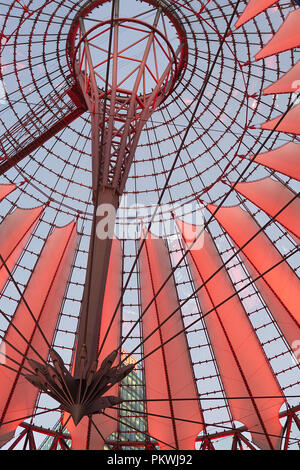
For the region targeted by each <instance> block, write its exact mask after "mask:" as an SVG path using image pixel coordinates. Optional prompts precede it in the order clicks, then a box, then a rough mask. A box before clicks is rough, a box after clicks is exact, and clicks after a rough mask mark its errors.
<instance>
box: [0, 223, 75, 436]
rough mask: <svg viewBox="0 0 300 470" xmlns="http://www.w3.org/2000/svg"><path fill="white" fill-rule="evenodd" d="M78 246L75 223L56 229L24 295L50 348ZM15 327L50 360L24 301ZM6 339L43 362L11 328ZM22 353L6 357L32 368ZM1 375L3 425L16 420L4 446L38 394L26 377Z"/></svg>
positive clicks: (5, 432) (5, 428)
mask: <svg viewBox="0 0 300 470" xmlns="http://www.w3.org/2000/svg"><path fill="white" fill-rule="evenodd" d="M76 242H77V232H76V224H75V223H71V224H69V225H67V226H66V227H62V228H56V229H55V230H54V232H53V233H52V234H51V235H50V237H49V238H48V239H47V241H46V244H45V246H44V248H43V250H42V253H41V256H40V258H39V261H38V263H37V265H36V267H35V269H34V271H33V274H32V276H31V278H30V280H29V283H28V285H27V288H26V290H25V292H24V296H25V299H26V301H27V303H28V305H29V306H30V309H31V311H32V313H33V315H34V317H35V319H36V320H37V321H38V323H39V326H40V328H41V330H42V331H43V333H44V335H45V337H46V338H47V340H48V342H49V343H50V344H51V340H52V337H53V333H54V330H55V327H56V324H57V320H58V314H59V310H60V306H61V302H62V299H63V295H64V292H65V288H66V283H67V280H68V275H69V272H70V267H71V263H72V260H73V256H74V251H75V247H76ZM14 325H15V327H16V328H18V329H19V330H20V331H21V332H22V335H23V337H25V338H26V340H27V341H29V342H30V344H31V345H32V346H33V347H34V348H35V350H37V351H38V352H39V354H40V356H41V357H42V358H44V359H45V360H46V359H47V357H48V351H49V348H48V345H47V343H46V341H45V339H44V338H43V337H42V335H41V333H40V331H39V330H38V328H37V327H36V323H35V322H34V320H33V319H32V317H31V316H30V313H29V311H28V309H27V307H26V305H25V303H24V302H23V301H22V300H21V301H20V303H19V306H18V308H17V310H16V312H15V315H14ZM5 338H6V340H7V341H9V343H10V344H12V345H13V346H15V347H16V348H17V349H18V350H19V351H20V353H22V354H24V355H26V357H28V358H31V359H35V360H38V361H41V359H40V358H39V356H38V355H37V354H35V352H34V351H33V350H32V349H31V348H30V347H29V346H28V344H27V343H26V341H25V340H24V339H23V338H22V337H21V336H20V335H19V334H18V333H17V331H16V330H15V329H14V328H13V327H12V326H11V325H10V326H9V328H8V330H7V332H6V335H5ZM20 353H18V352H16V351H15V350H14V349H13V348H12V347H10V346H9V345H8V344H6V355H7V356H9V357H10V358H11V359H14V360H15V361H17V362H18V363H20V364H22V365H23V366H28V363H27V361H26V359H23V357H22V355H21V354H20ZM6 364H7V365H8V366H10V367H13V368H14V369H18V370H19V371H22V372H23V373H28V372H26V370H24V369H21V368H20V366H18V365H17V364H15V363H14V362H13V361H12V360H10V359H9V358H8V357H6ZM0 374H1V379H0V388H1V393H0V397H1V398H0V410H1V416H0V419H1V422H2V423H5V422H7V421H11V420H16V421H14V422H13V423H10V424H7V425H5V424H2V426H1V428H0V435H1V437H0V439H1V441H0V442H1V444H3V443H5V442H6V441H7V440H9V439H10V438H11V437H13V434H14V431H15V429H16V428H17V426H18V424H19V423H20V422H22V421H23V420H24V418H23V417H25V416H27V415H31V414H32V412H33V408H34V404H35V400H36V398H37V394H38V391H37V389H36V388H35V387H33V386H32V385H31V384H30V383H29V382H27V380H26V379H25V378H24V377H23V376H22V375H20V374H16V373H15V372H13V371H10V370H9V369H7V368H5V367H1V368H0Z"/></svg>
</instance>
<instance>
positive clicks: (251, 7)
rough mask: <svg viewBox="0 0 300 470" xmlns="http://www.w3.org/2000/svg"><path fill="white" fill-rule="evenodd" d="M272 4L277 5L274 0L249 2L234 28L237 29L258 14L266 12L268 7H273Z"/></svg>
mask: <svg viewBox="0 0 300 470" xmlns="http://www.w3.org/2000/svg"><path fill="white" fill-rule="evenodd" d="M274 3H278V0H277V1H274V0H250V1H249V2H248V4H247V6H246V8H245V10H244V11H243V13H242V15H241V16H240V18H239V20H238V21H237V22H236V25H235V27H236V28H239V27H240V26H242V25H243V24H245V23H247V21H249V20H251V19H252V18H254V17H255V16H256V15H258V14H259V13H261V12H263V11H264V10H266V9H267V8H268V7H270V6H271V5H273V4H274Z"/></svg>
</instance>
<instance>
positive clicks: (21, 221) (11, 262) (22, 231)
mask: <svg viewBox="0 0 300 470" xmlns="http://www.w3.org/2000/svg"><path fill="white" fill-rule="evenodd" d="M42 212H43V208H42V207H37V208H36V209H16V210H15V211H14V212H13V213H12V214H10V215H8V216H7V217H6V218H5V219H4V221H3V222H2V223H1V224H0V253H1V256H2V257H3V258H4V261H5V263H6V265H7V267H8V269H9V270H10V271H12V269H13V268H14V266H15V264H16V262H17V261H18V259H19V257H20V255H21V253H22V251H23V249H24V247H25V245H26V243H27V241H28V239H29V237H30V234H31V233H32V231H33V229H34V227H35V225H36V222H37V220H38V219H39V217H40V215H41V213H42ZM8 279H9V274H8V272H7V269H6V268H5V266H4V265H2V263H0V291H2V289H3V287H4V285H5V283H6V282H7V280H8Z"/></svg>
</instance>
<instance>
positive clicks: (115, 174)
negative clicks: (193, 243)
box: [69, 0, 187, 377]
mask: <svg viewBox="0 0 300 470" xmlns="http://www.w3.org/2000/svg"><path fill="white" fill-rule="evenodd" d="M98 3H99V2H97V4H98ZM147 3H151V4H152V5H151V6H155V14H154V15H153V17H152V21H151V23H148V22H145V21H144V20H143V15H142V14H140V15H137V16H136V17H132V18H124V17H123V18H122V17H120V1H119V0H116V1H115V3H114V9H113V15H112V18H111V20H107V21H103V22H101V21H100V22H99V23H96V24H95V25H94V26H93V27H92V28H90V29H89V30H88V31H87V30H86V25H85V23H86V22H87V20H86V19H85V15H86V14H87V11H86V10H83V11H82V12H81V13H80V14H79V15H78V16H77V18H76V20H75V26H74V29H73V30H72V37H71V38H70V39H69V54H70V58H71V62H72V68H73V73H74V76H75V77H76V79H77V81H78V83H79V85H80V88H81V90H82V93H83V96H84V99H85V101H86V105H87V107H88V110H89V112H90V118H91V128H92V133H91V135H92V149H91V152H92V189H93V202H94V217H93V224H92V236H91V242H90V248H89V259H88V267H87V275H86V284H85V289H84V294H83V302H82V309H81V315H80V324H79V334H78V343H77V353H76V359H75V377H76V376H79V375H80V373H81V372H80V371H81V368H82V367H81V358H82V354H86V357H87V364H88V365H90V364H91V363H92V362H93V361H94V360H95V358H96V356H97V352H98V336H99V328H100V322H101V315H102V305H103V299H104V292H105V284H106V278H107V272H108V265H109V259H110V252H111V245H112V239H113V233H114V224H115V217H116V211H117V209H118V207H119V202H120V198H121V196H122V193H123V191H124V187H125V184H126V180H127V177H128V174H129V170H130V167H131V163H132V161H133V158H134V155H135V151H136V148H137V145H138V142H139V137H140V134H141V131H142V129H143V127H144V126H145V124H146V123H147V121H148V119H149V117H150V116H151V115H152V113H153V112H154V111H155V110H156V109H157V108H158V107H159V106H160V105H161V104H162V102H163V101H164V100H165V99H166V97H167V96H169V95H170V93H171V92H172V90H173V89H174V87H175V85H176V82H177V81H178V79H179V77H180V76H181V75H182V72H183V69H184V67H185V64H186V60H187V52H186V50H187V48H186V43H185V40H184V39H185V35H184V30H183V28H182V27H181V25H180V23H179V20H178V18H177V17H176V15H175V14H174V13H171V12H170V10H169V9H168V8H167V7H166V5H165V4H164V2H161V1H159V2H158V1H155V2H145V4H147ZM148 6H149V5H148ZM88 11H89V12H90V11H91V6H89V9H88ZM167 16H168V18H167ZM166 19H167V21H168V23H172V31H176V33H177V38H178V39H177V40H176V42H177V44H176V50H174V48H173V46H172V44H171V42H170V41H169V39H168V28H169V29H170V26H167V25H166ZM174 26H175V28H174ZM107 43H108V44H107ZM137 46H138V48H139V50H138V51H137ZM141 47H142V49H143V50H142V52H141ZM104 66H105V67H104ZM124 66H126V67H127V68H126V72H125V73H124ZM128 69H129V70H128ZM103 86H104V88H103ZM85 348H86V352H84V350H85Z"/></svg>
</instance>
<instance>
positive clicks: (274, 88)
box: [264, 60, 300, 95]
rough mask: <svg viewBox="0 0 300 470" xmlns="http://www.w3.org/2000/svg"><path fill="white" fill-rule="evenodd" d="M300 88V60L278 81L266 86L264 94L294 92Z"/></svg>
mask: <svg viewBox="0 0 300 470" xmlns="http://www.w3.org/2000/svg"><path fill="white" fill-rule="evenodd" d="M299 88H300V60H299V62H297V64H296V65H294V67H292V68H291V70H289V71H288V72H287V73H285V74H284V75H283V76H282V77H281V78H280V79H279V80H277V82H275V83H273V84H272V85H270V86H269V87H267V88H265V90H264V95H271V94H278V93H293V92H296V91H297V90H298V92H299V91H300V90H299Z"/></svg>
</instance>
